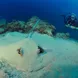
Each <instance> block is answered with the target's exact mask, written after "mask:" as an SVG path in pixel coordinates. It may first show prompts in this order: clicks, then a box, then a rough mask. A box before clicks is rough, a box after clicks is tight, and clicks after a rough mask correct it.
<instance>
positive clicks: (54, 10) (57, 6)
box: [0, 0, 78, 39]
mask: <svg viewBox="0 0 78 78" xmlns="http://www.w3.org/2000/svg"><path fill="white" fill-rule="evenodd" d="M77 3H78V1H77V0H0V16H2V17H3V18H6V19H7V20H8V21H11V20H12V19H17V20H25V21H27V20H28V19H29V18H31V17H32V16H38V17H39V18H40V19H42V20H45V21H48V22H49V23H51V24H53V25H54V26H55V27H56V28H57V31H58V32H69V33H70V35H71V37H73V38H75V39H78V36H77V34H78V30H72V29H70V28H66V27H65V26H64V21H63V18H62V17H61V16H60V15H61V14H67V13H75V14H76V15H77V16H78V9H77V7H78V4H77Z"/></svg>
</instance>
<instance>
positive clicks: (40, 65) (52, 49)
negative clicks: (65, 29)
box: [0, 32, 78, 78]
mask: <svg viewBox="0 0 78 78" xmlns="http://www.w3.org/2000/svg"><path fill="white" fill-rule="evenodd" d="M27 35H28V34H22V33H18V32H9V33H6V34H4V36H3V35H2V36H1V37H0V60H1V61H0V76H1V77H0V78H78V42H77V41H74V40H70V39H66V40H65V39H62V38H54V37H50V36H48V35H45V34H44V35H42V34H39V33H37V32H35V33H34V34H33V35H32V38H26V36H27ZM38 45H39V46H41V47H42V48H43V49H44V52H43V53H41V54H38V52H37V51H38ZM20 47H21V48H22V49H23V52H24V54H23V56H21V55H19V54H18V51H17V49H19V48H20Z"/></svg>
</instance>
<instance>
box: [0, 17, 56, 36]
mask: <svg viewBox="0 0 78 78" xmlns="http://www.w3.org/2000/svg"><path fill="white" fill-rule="evenodd" d="M38 19H39V18H38V17H36V16H34V17H32V18H31V19H29V20H28V22H25V21H16V20H13V21H12V22H10V23H7V25H6V27H5V28H4V30H1V31H0V34H2V33H5V32H7V31H10V32H14V31H17V32H21V33H30V32H31V30H32V28H33V26H34V25H35V23H36V22H37V20H38ZM39 20H40V19H39ZM55 30H56V28H55V27H54V26H53V25H51V24H49V23H47V22H45V21H42V20H40V21H39V23H38V24H37V26H36V27H35V29H33V30H32V31H34V32H38V33H41V34H47V35H49V36H53V35H54V34H53V33H54V32H55ZM52 32H53V33H52Z"/></svg>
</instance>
